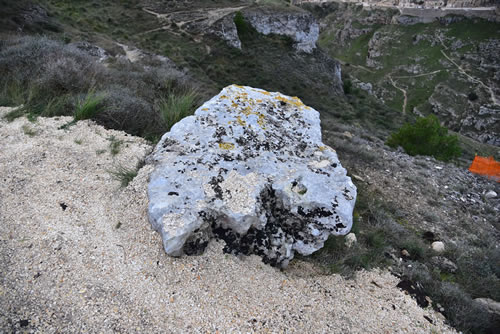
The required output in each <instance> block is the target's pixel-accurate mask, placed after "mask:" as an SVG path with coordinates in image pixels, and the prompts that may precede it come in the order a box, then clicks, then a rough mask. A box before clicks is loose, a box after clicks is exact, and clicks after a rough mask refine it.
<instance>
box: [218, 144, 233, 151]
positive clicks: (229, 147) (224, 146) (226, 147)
mask: <svg viewBox="0 0 500 334" xmlns="http://www.w3.org/2000/svg"><path fill="white" fill-rule="evenodd" d="M219 148H220V149H222V150H234V144H233V143H219Z"/></svg>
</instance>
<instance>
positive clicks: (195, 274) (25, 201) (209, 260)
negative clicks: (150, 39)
mask: <svg viewBox="0 0 500 334" xmlns="http://www.w3.org/2000/svg"><path fill="white" fill-rule="evenodd" d="M7 111H8V109H7V108H0V116H2V115H3V114H5V113H6V112H7ZM70 120H71V119H70V118H68V117H61V118H58V119H47V118H39V119H38V121H37V122H36V123H31V122H29V121H28V120H27V119H26V118H24V117H23V118H19V119H17V120H15V121H14V122H12V123H7V122H6V121H5V120H3V119H2V120H0V309H1V310H2V312H0V332H17V331H26V332H28V331H34V332H63V333H70V332H91V333H94V332H105V333H107V332H127V333H129V332H130V333H131V332H138V333H146V332H162V333H165V332H179V331H180V332H207V331H209V332H215V331H217V330H218V331H221V332H236V331H241V332H263V331H264V330H266V329H267V330H270V331H273V332H278V331H287V332H301V333H320V332H324V333H326V332H328V333H430V332H432V331H433V332H439V333H452V332H454V331H453V330H452V329H450V328H449V327H447V326H446V325H444V324H443V318H442V316H441V315H439V314H437V313H435V312H433V311H431V310H423V309H421V308H419V307H418V306H417V304H416V302H415V301H414V300H412V299H411V297H410V296H408V295H406V294H405V293H404V292H402V291H400V290H399V289H397V288H396V284H397V283H398V279H397V278H396V277H394V276H392V275H391V274H389V273H388V272H385V271H384V272H378V271H373V272H361V273H359V274H358V275H357V278H356V279H355V280H345V279H343V278H342V277H340V276H337V275H331V276H321V275H319V274H318V273H317V271H315V269H314V268H312V267H311V265H310V264H307V263H303V262H300V261H295V262H294V263H293V264H292V265H291V267H290V268H289V269H287V270H285V271H280V270H278V269H275V268H272V267H269V266H267V265H265V264H263V263H262V262H261V260H260V258H258V257H255V256H250V257H244V258H239V257H235V256H232V255H224V254H223V253H222V250H221V249H222V245H221V244H219V243H217V242H213V243H212V244H211V245H209V247H208V249H207V251H206V252H205V254H204V255H202V256H193V257H182V258H172V257H169V256H167V255H166V254H165V253H164V252H163V249H162V246H161V240H160V236H159V235H158V234H157V233H156V232H154V231H152V230H151V228H150V224H149V222H148V220H147V215H146V212H147V211H146V210H147V196H146V186H147V182H148V177H149V174H150V172H151V167H150V166H146V167H144V168H142V169H141V170H140V171H139V174H138V176H137V177H136V178H135V179H134V180H133V181H132V182H131V183H130V184H129V186H128V187H127V188H120V187H119V181H117V180H115V179H113V177H112V176H111V175H110V173H109V170H112V169H113V168H114V167H116V166H117V165H118V164H121V165H122V166H126V167H133V166H135V164H136V162H137V160H138V159H141V158H143V157H144V156H145V155H146V154H147V153H148V152H149V151H150V149H151V147H150V146H149V145H148V144H147V143H146V142H145V141H144V140H142V139H140V138H136V137H131V136H127V135H125V134H124V133H121V132H117V131H110V130H105V129H104V128H102V127H101V126H98V125H96V124H95V123H93V122H90V121H81V122H78V123H77V124H76V125H74V126H72V127H70V128H69V129H67V130H61V129H58V128H59V127H60V126H61V125H63V124H65V123H67V122H68V121H70ZM28 127H29V131H27V130H26V129H27V128H28ZM111 136H114V137H115V139H116V140H122V141H123V144H122V145H121V147H120V151H119V153H118V154H116V155H115V156H112V154H111V153H110V150H109V143H110V140H109V139H108V138H110V137H111ZM424 315H425V316H426V317H428V318H429V319H430V320H432V321H433V323H434V324H431V323H430V321H429V320H427V319H425V318H424Z"/></svg>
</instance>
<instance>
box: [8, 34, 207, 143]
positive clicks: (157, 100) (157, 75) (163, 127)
mask: <svg viewBox="0 0 500 334" xmlns="http://www.w3.org/2000/svg"><path fill="white" fill-rule="evenodd" d="M184 77H185V74H184V73H183V72H181V71H180V70H178V69H177V68H176V67H175V65H174V64H173V63H172V62H170V61H169V60H165V59H161V58H159V57H155V56H150V55H145V56H144V57H142V58H141V60H140V61H138V62H135V63H132V62H130V61H129V60H127V59H125V58H122V57H118V58H110V59H109V61H108V64H107V66H104V65H103V64H102V63H101V62H100V60H99V58H98V57H97V56H95V55H93V54H91V53H87V51H86V50H85V49H82V48H78V47H77V46H76V45H72V44H64V43H63V42H60V41H54V40H51V39H48V38H46V37H34V36H31V37H21V38H12V39H9V40H5V41H2V43H0V104H1V105H7V106H20V105H23V107H22V108H18V109H16V110H15V111H13V112H11V113H10V114H8V115H6V118H7V119H9V120H12V119H14V118H16V117H19V116H22V115H24V114H28V115H29V116H31V117H32V118H34V117H38V116H59V115H67V116H74V118H75V121H78V120H82V119H89V118H90V119H93V120H95V121H97V122H98V123H99V124H101V125H103V126H105V127H107V128H111V129H116V130H122V131H126V132H128V133H130V134H133V135H138V136H142V137H145V138H147V139H150V140H154V139H155V138H159V137H160V136H161V135H162V134H163V133H164V132H166V131H168V129H170V127H171V126H172V125H173V123H174V122H176V121H178V120H179V119H181V118H182V117H184V116H185V115H187V114H189V113H192V111H194V108H195V107H196V104H197V103H198V95H197V94H196V93H195V90H194V89H193V88H192V87H191V86H190V85H188V84H187V83H186V81H185V79H184ZM73 123H74V122H73ZM73 123H71V124H73ZM71 124H67V125H66V127H67V126H69V125H71Z"/></svg>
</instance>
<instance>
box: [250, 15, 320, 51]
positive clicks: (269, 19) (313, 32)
mask: <svg viewBox="0 0 500 334" xmlns="http://www.w3.org/2000/svg"><path fill="white" fill-rule="evenodd" d="M244 15H245V18H246V19H247V20H248V21H249V23H250V24H251V25H252V26H253V27H254V28H255V30H257V31H258V32H259V33H261V34H264V35H269V34H276V35H283V36H288V37H291V38H292V39H293V41H294V42H295V45H294V46H295V48H296V49H297V50H300V51H304V52H306V53H312V52H313V50H314V49H315V48H316V41H317V40H318V38H319V24H318V22H317V21H316V19H315V18H314V16H313V15H312V14H311V13H308V12H269V13H267V12H266V13H263V12H261V11H260V10H259V11H255V12H254V11H245V12H244Z"/></svg>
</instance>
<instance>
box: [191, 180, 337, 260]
mask: <svg viewBox="0 0 500 334" xmlns="http://www.w3.org/2000/svg"><path fill="white" fill-rule="evenodd" d="M258 201H259V203H260V207H261V212H262V213H263V214H264V215H265V217H266V218H265V219H266V221H267V223H266V225H265V226H264V227H263V228H260V229H259V228H255V227H251V228H250V229H249V230H248V232H247V233H245V234H244V235H241V234H238V233H236V232H235V231H233V230H231V229H228V228H226V227H224V226H221V225H220V223H219V222H220V221H224V220H225V219H220V218H221V217H218V216H217V215H216V214H215V213H209V212H200V213H199V215H200V218H201V219H203V221H204V222H205V223H206V224H207V225H208V226H210V230H211V234H212V236H213V237H215V238H217V239H218V240H223V241H224V242H225V246H224V249H223V251H224V252H225V253H230V254H235V255H237V254H243V255H250V254H256V255H259V256H261V257H262V261H263V262H264V263H267V264H270V265H272V266H281V265H282V263H283V262H284V261H288V258H289V255H288V254H287V249H286V247H287V246H286V245H291V244H293V243H295V242H296V241H302V242H303V243H304V244H309V243H311V242H314V240H313V239H314V238H313V237H312V236H309V234H308V230H309V226H312V227H314V228H318V229H320V226H318V225H317V223H315V219H316V218H318V217H329V216H331V215H332V213H331V212H330V211H328V210H326V209H324V208H318V209H315V210H311V211H309V212H307V213H306V212H305V211H304V209H303V208H302V209H301V212H302V214H300V213H299V214H295V213H293V212H291V210H290V209H289V208H287V207H285V205H284V204H283V202H282V201H281V199H280V198H278V197H277V196H276V194H275V191H274V189H273V188H272V187H271V186H268V187H266V188H265V189H264V190H263V191H262V192H261V194H260V196H259V199H258ZM338 228H345V226H344V225H343V224H340V225H339V224H338V225H337V226H336V227H332V228H331V230H334V229H335V230H338ZM200 244H201V245H202V246H203V243H200ZM193 247H195V248H196V247H199V245H198V244H195V245H194V246H193V245H190V246H189V248H188V249H191V248H193Z"/></svg>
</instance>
